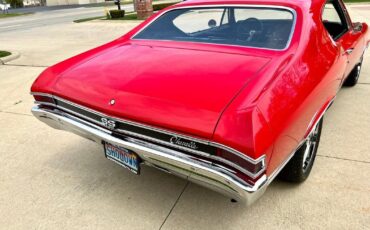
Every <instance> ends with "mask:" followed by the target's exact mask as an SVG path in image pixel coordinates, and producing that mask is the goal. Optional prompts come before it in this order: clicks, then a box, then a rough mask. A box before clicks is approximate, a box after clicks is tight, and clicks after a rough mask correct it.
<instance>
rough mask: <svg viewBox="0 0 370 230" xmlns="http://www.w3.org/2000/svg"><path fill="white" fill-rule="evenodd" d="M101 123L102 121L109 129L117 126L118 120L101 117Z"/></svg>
mask: <svg viewBox="0 0 370 230" xmlns="http://www.w3.org/2000/svg"><path fill="white" fill-rule="evenodd" d="M101 123H102V125H104V126H105V127H107V128H108V129H114V128H115V127H116V122H115V121H112V120H109V119H107V118H105V117H102V118H101Z"/></svg>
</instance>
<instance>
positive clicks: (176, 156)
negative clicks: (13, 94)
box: [32, 105, 268, 205]
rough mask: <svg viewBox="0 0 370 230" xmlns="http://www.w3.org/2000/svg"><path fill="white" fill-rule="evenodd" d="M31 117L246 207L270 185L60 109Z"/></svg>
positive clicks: (38, 111)
mask: <svg viewBox="0 0 370 230" xmlns="http://www.w3.org/2000/svg"><path fill="white" fill-rule="evenodd" d="M32 113H33V115H34V116H35V117H36V118H38V119H39V120H40V121H42V122H44V123H46V124H47V125H49V126H51V127H53V128H55V129H60V130H66V131H69V132H72V133H75V134H77V135H79V136H82V137H85V138H87V139H89V140H92V141H94V142H96V143H98V144H102V143H103V142H109V143H111V144H115V145H118V146H121V147H124V148H126V149H130V150H132V151H134V152H135V153H137V154H138V155H139V156H140V158H141V159H142V160H143V163H144V164H145V165H148V166H151V167H155V168H158V169H160V170H163V171H166V172H168V173H171V174H174V175H177V176H180V177H182V178H185V179H188V180H190V181H192V182H194V183H197V184H199V185H202V186H205V187H208V188H210V189H212V190H215V191H217V192H220V193H222V194H224V195H226V196H228V197H230V198H233V199H235V200H237V201H240V202H243V203H246V204H247V205H249V204H251V203H253V202H254V201H255V200H257V199H258V198H259V197H260V196H261V195H262V194H263V193H264V192H265V190H266V187H267V184H268V180H267V176H266V175H262V176H261V177H260V179H259V180H258V181H257V182H256V183H255V184H254V185H250V184H248V183H246V182H244V181H243V180H242V179H240V178H238V177H237V176H235V174H232V173H230V171H229V170H227V169H225V168H223V167H222V166H218V165H214V164H212V163H211V162H208V161H205V160H201V159H198V158H195V157H193V156H189V155H188V154H184V153H181V152H179V151H176V150H173V149H168V148H165V147H162V146H159V145H155V144H151V143H148V142H144V141H141V140H138V139H134V138H131V137H127V138H122V139H121V138H117V137H114V136H112V132H111V131H109V130H107V129H104V128H101V127H99V126H97V125H94V124H92V123H90V122H86V121H85V120H82V119H79V118H78V117H75V116H73V115H70V114H68V113H65V112H63V111H61V110H58V109H47V108H42V107H40V106H37V105H36V106H35V107H33V108H32Z"/></svg>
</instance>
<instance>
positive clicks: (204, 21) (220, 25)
mask: <svg viewBox="0 0 370 230" xmlns="http://www.w3.org/2000/svg"><path fill="white" fill-rule="evenodd" d="M293 22H294V16H293V14H292V12H291V11H289V10H286V9H280V8H263V7H202V8H184V9H175V10H170V11H168V12H166V13H164V14H163V15H162V16H160V17H159V18H157V19H156V20H155V21H154V22H152V23H151V24H149V25H148V26H147V27H146V28H145V29H144V30H142V31H141V32H139V33H138V34H137V35H135V36H134V37H133V39H149V40H170V41H188V42H199V43H214V44H226V45H238V46H248V47H258V48H267V49H284V48H286V46H287V45H288V42H289V39H290V36H291V33H292V29H293V28H292V27H293Z"/></svg>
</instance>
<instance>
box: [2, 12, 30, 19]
mask: <svg viewBox="0 0 370 230" xmlns="http://www.w3.org/2000/svg"><path fill="white" fill-rule="evenodd" d="M30 14H32V13H9V14H4V13H2V12H1V11H0V19H1V18H10V17H17V16H24V15H30Z"/></svg>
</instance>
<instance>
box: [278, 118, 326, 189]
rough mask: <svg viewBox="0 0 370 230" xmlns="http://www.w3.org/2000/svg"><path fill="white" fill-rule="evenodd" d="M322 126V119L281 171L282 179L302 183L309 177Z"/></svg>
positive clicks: (280, 176)
mask: <svg viewBox="0 0 370 230" xmlns="http://www.w3.org/2000/svg"><path fill="white" fill-rule="evenodd" d="M321 128H322V119H321V120H320V121H319V122H318V123H317V124H316V126H315V127H314V128H313V130H312V131H311V133H310V134H309V135H308V136H307V138H306V140H305V142H304V143H303V144H302V146H301V147H300V148H299V149H298V150H297V151H296V152H295V154H294V156H293V157H292V159H291V160H290V161H289V162H288V164H287V165H286V166H285V167H284V169H283V170H282V171H281V172H280V174H279V178H280V179H282V180H285V181H289V182H295V183H300V182H303V181H305V180H306V179H307V178H308V176H309V175H310V172H311V169H312V166H313V163H314V161H315V158H316V153H317V149H318V147H319V142H320V136H321Z"/></svg>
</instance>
